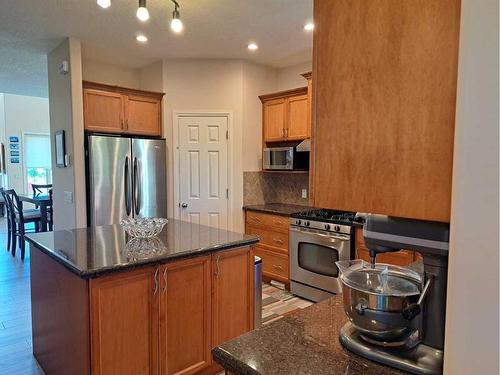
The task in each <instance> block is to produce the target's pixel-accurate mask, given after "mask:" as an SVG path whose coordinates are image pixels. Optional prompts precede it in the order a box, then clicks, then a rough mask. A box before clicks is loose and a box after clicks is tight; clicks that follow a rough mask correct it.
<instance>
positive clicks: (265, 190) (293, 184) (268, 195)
mask: <svg viewBox="0 0 500 375" xmlns="http://www.w3.org/2000/svg"><path fill="white" fill-rule="evenodd" d="M302 189H307V192H308V194H309V174H308V173H279V172H278V173H266V172H243V204H244V205H245V206H247V205H253V204H265V203H288V204H301V205H307V204H308V198H302Z"/></svg>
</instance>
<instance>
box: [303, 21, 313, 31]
mask: <svg viewBox="0 0 500 375" xmlns="http://www.w3.org/2000/svg"><path fill="white" fill-rule="evenodd" d="M304 30H305V31H312V30H314V23H312V22H308V23H306V24H305V25H304Z"/></svg>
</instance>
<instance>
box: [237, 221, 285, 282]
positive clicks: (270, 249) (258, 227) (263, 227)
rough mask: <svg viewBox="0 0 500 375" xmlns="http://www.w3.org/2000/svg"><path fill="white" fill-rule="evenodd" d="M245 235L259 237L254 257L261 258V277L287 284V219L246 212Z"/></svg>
mask: <svg viewBox="0 0 500 375" xmlns="http://www.w3.org/2000/svg"><path fill="white" fill-rule="evenodd" d="M245 233H247V234H254V235H257V236H259V237H260V242H259V244H258V245H256V246H255V255H257V256H260V257H261V258H262V276H263V277H264V278H267V279H271V280H276V281H280V282H282V283H285V284H289V283H290V271H289V266H288V263H289V258H288V238H289V223H288V217H287V216H281V215H272V214H268V213H262V212H255V211H246V216H245Z"/></svg>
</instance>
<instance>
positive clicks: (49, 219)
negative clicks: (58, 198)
mask: <svg viewBox="0 0 500 375" xmlns="http://www.w3.org/2000/svg"><path fill="white" fill-rule="evenodd" d="M53 193H54V191H53V189H49V197H50V205H49V206H48V207H47V216H48V217H47V222H48V224H49V231H51V232H52V231H53V230H54V207H53V205H54V198H53Z"/></svg>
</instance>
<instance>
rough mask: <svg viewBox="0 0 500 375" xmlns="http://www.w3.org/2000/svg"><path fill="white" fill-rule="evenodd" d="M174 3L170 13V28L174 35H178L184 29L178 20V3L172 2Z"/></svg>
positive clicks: (173, 0)
mask: <svg viewBox="0 0 500 375" xmlns="http://www.w3.org/2000/svg"><path fill="white" fill-rule="evenodd" d="M172 2H173V3H174V11H173V12H172V22H170V28H171V29H172V31H173V32H174V33H180V32H181V31H182V30H183V29H184V25H183V24H182V21H181V19H180V13H179V3H178V2H177V1H175V0H172Z"/></svg>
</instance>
